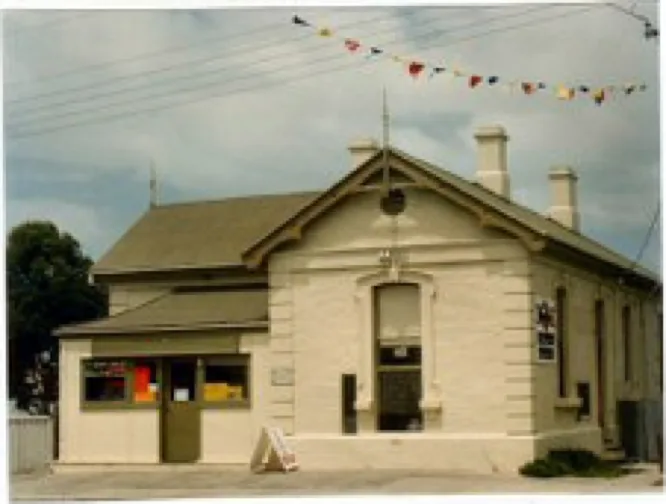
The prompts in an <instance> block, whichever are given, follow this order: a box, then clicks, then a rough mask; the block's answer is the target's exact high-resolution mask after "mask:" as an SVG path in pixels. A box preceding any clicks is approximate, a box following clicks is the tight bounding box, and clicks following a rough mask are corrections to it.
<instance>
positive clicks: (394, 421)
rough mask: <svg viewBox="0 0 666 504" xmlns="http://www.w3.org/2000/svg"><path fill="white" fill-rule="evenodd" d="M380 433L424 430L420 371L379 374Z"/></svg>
mask: <svg viewBox="0 0 666 504" xmlns="http://www.w3.org/2000/svg"><path fill="white" fill-rule="evenodd" d="M379 388H380V390H379V395H380V414H379V430H380V431H418V430H421V429H422V421H423V419H422V417H421V409H420V408H419V401H420V400H421V373H420V371H386V372H380V373H379Z"/></svg>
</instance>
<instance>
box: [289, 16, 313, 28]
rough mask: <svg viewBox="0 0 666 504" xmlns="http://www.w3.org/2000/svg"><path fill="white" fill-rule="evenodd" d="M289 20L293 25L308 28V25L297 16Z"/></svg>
mask: <svg viewBox="0 0 666 504" xmlns="http://www.w3.org/2000/svg"><path fill="white" fill-rule="evenodd" d="M291 20H292V22H293V23H294V24H297V25H301V26H310V23H308V22H307V21H305V20H304V19H301V18H299V17H298V16H294V17H293V18H291Z"/></svg>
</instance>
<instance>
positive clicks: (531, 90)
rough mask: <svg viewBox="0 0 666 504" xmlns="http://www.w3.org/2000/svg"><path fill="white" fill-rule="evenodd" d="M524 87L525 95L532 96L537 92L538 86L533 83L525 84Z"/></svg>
mask: <svg viewBox="0 0 666 504" xmlns="http://www.w3.org/2000/svg"><path fill="white" fill-rule="evenodd" d="M522 86H523V91H524V92H525V94H532V93H534V92H535V91H536V86H535V85H534V84H532V83H531V82H523V84H522Z"/></svg>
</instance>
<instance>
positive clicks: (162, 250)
mask: <svg viewBox="0 0 666 504" xmlns="http://www.w3.org/2000/svg"><path fill="white" fill-rule="evenodd" d="M317 194H318V193H296V194H272V195H267V196H248V197H241V198H229V199H224V200H220V201H206V202H197V203H180V204H175V205H165V206H158V207H155V208H151V209H150V210H149V211H148V212H146V213H145V214H144V215H143V216H142V217H141V218H140V219H139V220H138V221H137V222H136V223H135V224H134V225H133V226H132V227H131V228H130V229H129V230H128V231H127V232H126V233H125V234H124V235H123V236H122V237H121V238H120V240H118V242H116V244H115V245H114V246H113V247H112V248H111V249H110V250H109V251H108V252H107V253H106V254H105V255H104V256H103V257H102V258H101V259H100V260H99V261H98V262H97V263H96V264H95V265H94V266H93V269H92V273H93V274H95V275H100V274H109V273H131V272H138V271H159V270H172V269H185V268H206V267H224V266H239V265H242V264H243V263H242V260H241V254H242V252H243V251H244V250H245V249H246V248H247V247H249V246H250V245H251V244H252V243H253V242H254V241H255V240H257V239H258V238H259V237H261V236H263V235H264V234H266V233H268V232H269V231H271V230H272V229H274V228H275V227H276V226H278V225H279V224H281V223H282V222H283V221H284V220H286V219H287V218H288V217H290V216H291V215H293V214H294V213H295V212H296V211H298V210H299V209H300V208H301V207H302V206H303V205H305V204H306V203H309V202H310V201H311V200H312V199H313V198H314V197H315V196H316V195H317Z"/></svg>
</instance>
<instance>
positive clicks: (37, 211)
mask: <svg viewBox="0 0 666 504" xmlns="http://www.w3.org/2000/svg"><path fill="white" fill-rule="evenodd" d="M29 220H50V221H52V222H54V223H55V224H56V225H57V226H58V228H59V229H60V230H61V231H65V232H68V233H70V234H71V235H72V236H74V237H75V238H76V239H77V240H78V241H79V243H81V245H82V247H83V250H84V252H86V253H88V254H93V253H99V250H98V248H97V247H96V246H95V244H98V243H100V242H104V241H106V229H105V226H104V223H103V221H102V220H101V219H100V218H99V216H98V215H97V213H96V212H95V210H94V208H90V207H85V206H82V205H77V204H73V203H69V202H66V201H62V200H58V199H37V198H35V199H32V198H31V199H24V200H19V201H17V200H12V199H8V200H7V215H6V225H7V231H9V230H11V228H13V227H14V226H17V225H19V224H21V223H24V222H26V221H29Z"/></svg>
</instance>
